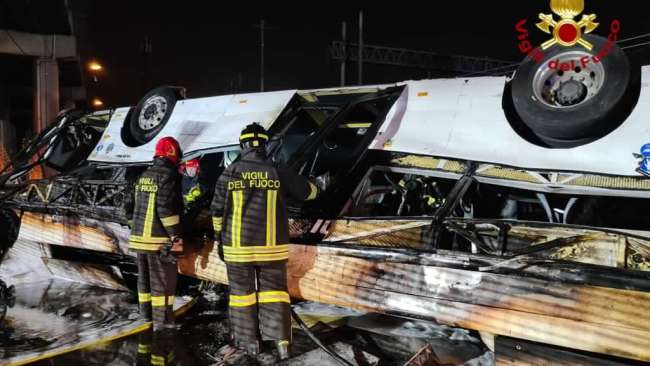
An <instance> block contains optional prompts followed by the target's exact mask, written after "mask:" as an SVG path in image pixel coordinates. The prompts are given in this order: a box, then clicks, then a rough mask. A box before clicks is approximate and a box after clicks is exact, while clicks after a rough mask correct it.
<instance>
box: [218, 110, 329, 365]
mask: <svg viewBox="0 0 650 366" xmlns="http://www.w3.org/2000/svg"><path fill="white" fill-rule="evenodd" d="M268 140H269V134H268V133H267V131H266V130H265V129H264V128H263V127H262V126H260V125H259V124H257V123H253V124H250V125H248V126H246V128H244V129H243V130H242V132H241V135H240V136H239V144H240V147H241V156H240V157H239V159H237V160H236V161H234V162H233V163H232V164H230V165H229V166H228V167H227V168H226V169H225V170H224V172H223V174H222V175H221V176H220V177H219V179H218V180H217V184H216V187H215V194H214V198H213V201H212V204H211V210H212V213H213V218H212V220H213V224H214V230H215V240H216V241H217V242H218V245H219V246H220V247H221V248H220V249H221V250H223V259H224V261H225V262H226V267H227V271H228V281H229V284H230V298H229V315H230V324H231V328H232V331H233V339H234V341H235V344H234V345H235V347H237V348H239V349H240V350H244V351H245V352H246V353H247V354H249V355H255V354H257V353H259V351H260V336H261V340H262V341H274V342H275V343H276V346H277V349H278V353H279V356H280V358H281V359H286V358H288V354H289V351H288V347H289V342H290V340H291V318H290V299H289V294H288V292H287V259H288V257H289V245H288V244H289V221H288V214H287V206H286V198H291V199H294V200H296V201H305V200H312V199H314V198H316V196H317V195H318V191H319V190H318V188H317V187H316V185H314V184H313V183H311V182H309V181H308V180H307V179H306V178H304V177H302V176H300V175H298V174H296V173H295V172H293V171H292V170H290V169H289V168H288V167H286V166H281V165H276V164H274V163H273V162H272V161H271V160H270V158H269V157H267V156H266V149H265V147H266V142H267V141H268Z"/></svg>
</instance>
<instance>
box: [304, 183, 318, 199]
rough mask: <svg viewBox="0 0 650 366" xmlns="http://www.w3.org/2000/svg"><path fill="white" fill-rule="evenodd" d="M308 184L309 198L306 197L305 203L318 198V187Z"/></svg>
mask: <svg viewBox="0 0 650 366" xmlns="http://www.w3.org/2000/svg"><path fill="white" fill-rule="evenodd" d="M307 183H309V196H307V198H306V201H310V200H313V199H314V198H316V196H318V187H316V185H315V184H314V183H312V182H307Z"/></svg>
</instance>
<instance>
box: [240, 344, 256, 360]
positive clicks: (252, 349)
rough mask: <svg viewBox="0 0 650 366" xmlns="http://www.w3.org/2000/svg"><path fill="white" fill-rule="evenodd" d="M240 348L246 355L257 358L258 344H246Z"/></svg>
mask: <svg viewBox="0 0 650 366" xmlns="http://www.w3.org/2000/svg"><path fill="white" fill-rule="evenodd" d="M241 348H243V349H244V351H246V354H247V355H249V356H252V357H255V356H257V355H258V354H259V353H260V344H259V342H247V343H244V344H242V345H241Z"/></svg>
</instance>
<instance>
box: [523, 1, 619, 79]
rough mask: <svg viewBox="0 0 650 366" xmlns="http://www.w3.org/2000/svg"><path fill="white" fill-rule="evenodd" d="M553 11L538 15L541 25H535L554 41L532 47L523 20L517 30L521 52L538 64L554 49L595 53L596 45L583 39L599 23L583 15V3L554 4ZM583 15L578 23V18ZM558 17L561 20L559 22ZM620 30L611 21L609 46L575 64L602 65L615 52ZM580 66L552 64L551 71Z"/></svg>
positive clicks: (557, 2)
mask: <svg viewBox="0 0 650 366" xmlns="http://www.w3.org/2000/svg"><path fill="white" fill-rule="evenodd" d="M550 3H551V11H552V12H553V14H545V13H540V14H539V16H538V17H539V20H541V21H540V22H539V23H536V26H537V28H539V29H540V30H541V31H543V32H544V33H547V34H550V35H552V38H550V39H549V40H547V41H545V42H544V43H542V44H541V45H540V46H539V47H533V45H532V43H531V42H530V39H529V32H528V28H527V27H526V23H527V21H528V20H527V19H525V18H524V19H521V20H520V21H519V22H517V24H516V26H515V29H516V30H517V41H518V47H519V51H520V52H521V53H523V54H525V55H527V56H528V57H530V58H532V59H533V60H535V61H537V62H542V60H544V51H546V50H547V49H549V48H551V47H574V46H575V45H579V46H582V47H583V48H585V49H586V50H588V51H592V49H593V47H594V46H593V44H591V43H590V42H589V41H587V40H586V39H584V37H583V35H584V34H587V33H591V32H593V31H594V30H595V29H596V28H598V26H599V25H600V24H599V23H597V22H596V14H582V13H583V12H584V9H585V2H584V0H551V1H550ZM580 14H582V17H581V18H580V20H579V21H576V17H577V16H579V15H580ZM556 16H557V17H559V19H556ZM620 30H621V22H620V21H619V20H618V19H614V20H612V22H611V23H610V26H609V36H608V37H607V42H606V43H605V44H604V45H603V47H602V48H601V49H600V50H597V53H596V54H595V55H594V56H591V57H588V56H584V57H582V58H580V60H575V61H571V62H572V63H575V62H576V61H577V62H578V63H579V64H580V65H579V66H581V67H583V68H584V67H585V66H586V65H587V64H588V63H590V62H595V63H599V62H600V61H601V60H602V59H603V58H605V57H606V56H607V55H608V54H609V53H610V52H611V49H612V45H613V44H614V43H615V42H616V41H617V40H618V34H619V33H620ZM575 66H578V65H570V64H567V65H562V64H559V62H557V61H554V60H550V61H549V67H551V68H554V69H564V68H566V69H567V70H570V69H573V68H574V67H575Z"/></svg>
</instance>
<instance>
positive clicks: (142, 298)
mask: <svg viewBox="0 0 650 366" xmlns="http://www.w3.org/2000/svg"><path fill="white" fill-rule="evenodd" d="M138 302H151V294H150V293H144V292H138Z"/></svg>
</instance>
